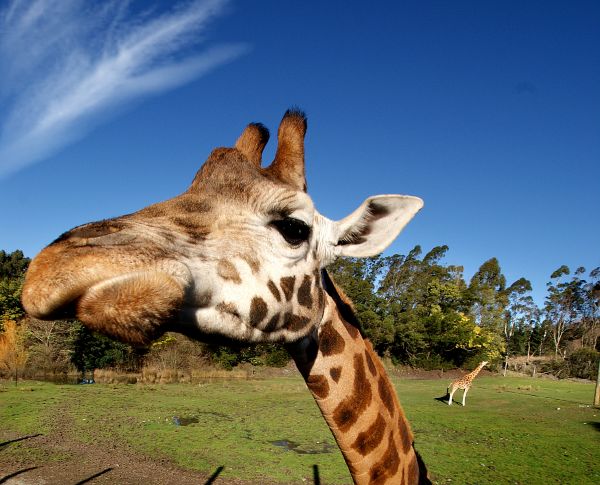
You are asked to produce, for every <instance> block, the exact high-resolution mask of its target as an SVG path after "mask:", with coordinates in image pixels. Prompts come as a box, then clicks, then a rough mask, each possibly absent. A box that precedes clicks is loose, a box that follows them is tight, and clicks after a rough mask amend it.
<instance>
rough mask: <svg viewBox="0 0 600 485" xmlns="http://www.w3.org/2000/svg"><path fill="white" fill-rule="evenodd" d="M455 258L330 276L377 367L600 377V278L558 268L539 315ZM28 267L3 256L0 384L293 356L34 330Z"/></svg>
mask: <svg viewBox="0 0 600 485" xmlns="http://www.w3.org/2000/svg"><path fill="white" fill-rule="evenodd" d="M447 252H448V246H436V247H434V248H432V249H431V250H430V251H428V252H427V253H425V254H423V251H422V248H421V247H420V246H418V245H417V246H415V247H414V248H412V249H411V250H410V251H409V252H408V254H406V255H403V254H394V255H391V256H377V257H374V258H366V259H357V258H343V259H338V260H337V261H336V262H334V263H333V264H332V265H330V266H329V267H328V271H329V273H330V274H331V275H332V276H333V278H334V280H335V281H336V282H337V283H338V284H339V286H341V288H342V289H343V290H344V291H345V293H346V294H347V295H348V296H349V297H350V299H351V300H352V301H353V303H354V306H355V311H356V313H357V316H358V319H359V321H360V322H361V324H362V326H363V332H364V333H365V334H366V336H367V337H369V338H370V339H371V342H372V343H373V346H374V348H375V349H376V351H377V352H378V353H379V354H380V355H382V356H387V357H389V358H391V359H392V361H393V362H395V363H398V364H407V365H411V366H414V367H419V368H425V369H447V368H454V367H467V368H469V367H474V366H475V365H476V364H477V363H478V362H480V361H481V360H489V361H492V362H495V363H497V364H499V365H503V366H505V367H506V366H507V364H508V362H509V359H510V358H512V357H515V356H524V358H525V359H526V360H527V361H528V360H529V359H531V358H534V357H541V356H550V357H552V358H553V360H552V362H553V363H551V364H548V365H549V366H550V367H551V368H552V369H553V370H554V371H556V372H558V373H560V372H563V373H564V374H565V375H567V374H574V375H580V376H581V377H588V378H591V377H593V376H594V373H595V371H596V369H597V365H598V364H597V362H598V356H599V355H600V353H599V352H598V350H600V349H599V345H600V342H599V336H600V325H599V323H600V303H599V300H600V267H598V268H594V269H592V270H591V271H589V272H587V271H586V269H585V268H583V267H579V268H576V269H575V271H571V270H570V268H569V267H567V266H565V265H562V266H559V267H558V268H557V269H556V271H554V272H553V273H552V274H551V275H550V276H549V281H548V283H547V288H546V291H547V292H546V297H545V300H544V304H543V305H542V306H540V307H538V306H537V305H536V304H535V302H534V300H533V298H532V296H531V291H532V287H531V283H530V281H529V280H527V279H526V278H525V277H521V278H519V279H517V280H516V281H514V282H511V283H510V284H509V283H508V282H507V281H506V277H505V276H504V275H503V274H502V270H501V267H500V263H499V261H498V260H497V258H491V259H489V260H487V261H485V262H484V263H483V264H482V265H481V266H480V267H479V269H478V270H477V271H476V272H475V274H474V275H473V276H472V277H471V278H470V280H469V281H467V280H466V279H465V277H464V269H463V267H462V266H455V265H449V264H446V263H444V261H443V260H444V257H445V256H446V253H447ZM28 264H29V259H28V258H26V257H25V256H24V255H23V253H22V252H21V251H19V250H17V251H14V252H12V253H6V252H5V251H0V372H2V369H1V367H3V368H4V373H7V372H8V370H10V369H9V368H10V367H11V364H10V362H13V364H12V366H13V367H15V368H16V367H18V366H19V365H20V366H21V367H23V366H24V365H25V363H27V365H29V366H31V367H35V368H38V369H44V372H46V371H47V372H55V371H58V370H59V369H64V368H66V367H68V366H69V365H71V366H75V367H76V368H77V369H78V370H80V371H82V372H84V371H86V370H91V369H94V368H101V367H121V368H130V369H131V368H136V367H139V366H140V365H143V363H144V362H145V361H148V360H149V359H151V358H157V357H156V354H159V353H160V352H163V353H164V352H165V351H167V350H168V351H169V352H171V353H173V351H174V349H175V350H176V349H177V348H180V349H182V348H185V349H186V350H185V352H186V355H189V354H190V353H191V354H194V358H195V359H204V360H206V361H207V362H210V363H212V364H213V365H219V366H221V367H226V368H231V367H233V366H235V365H238V364H240V363H243V362H249V363H252V364H255V365H285V363H287V361H288V356H287V354H286V353H285V351H284V350H283V349H282V348H281V347H279V346H277V345H271V344H269V345H266V344H265V345H258V346H245V345H244V346H242V345H241V346H240V347H239V348H231V347H222V346H214V345H213V346H211V345H205V344H200V343H191V342H189V341H185V339H184V338H183V337H178V336H171V335H167V336H165V337H162V338H161V339H159V340H158V341H156V342H155V343H154V344H153V345H151V346H150V348H148V349H133V348H131V347H130V346H128V345H125V344H121V343H118V342H114V341H112V340H110V339H108V338H107V337H103V336H100V335H97V334H95V333H92V332H90V331H88V330H87V329H86V328H85V327H84V326H82V325H81V324H79V323H78V322H76V321H75V322H63V321H59V322H39V321H37V320H34V319H31V318H28V317H27V316H26V315H25V313H24V311H23V308H22V306H21V302H20V294H21V288H22V284H23V278H24V274H25V271H26V269H27V266H28ZM19 346H20V347H19ZM17 348H20V349H21V350H20V351H16V350H15V349H17ZM11 349H12V350H11ZM11 352H12V353H11ZM11 359H12V360H11ZM179 360H181V359H179ZM552 366H554V367H552Z"/></svg>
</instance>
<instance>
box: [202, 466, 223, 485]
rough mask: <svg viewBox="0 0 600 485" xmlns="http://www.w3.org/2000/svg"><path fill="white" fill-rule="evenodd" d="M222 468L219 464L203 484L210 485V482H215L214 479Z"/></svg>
mask: <svg viewBox="0 0 600 485" xmlns="http://www.w3.org/2000/svg"><path fill="white" fill-rule="evenodd" d="M223 468H225V467H224V466H223V465H221V466H220V467H219V468H217V469H216V470H215V472H214V473H213V474H212V475H211V476H210V477H208V480H206V482H204V485H211V484H212V483H215V480H216V479H217V477H218V476H219V475H220V474H221V472H222V471H223Z"/></svg>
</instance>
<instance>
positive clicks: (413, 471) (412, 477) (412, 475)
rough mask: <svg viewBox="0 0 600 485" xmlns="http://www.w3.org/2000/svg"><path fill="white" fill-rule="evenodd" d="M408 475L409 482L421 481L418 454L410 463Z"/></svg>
mask: <svg viewBox="0 0 600 485" xmlns="http://www.w3.org/2000/svg"><path fill="white" fill-rule="evenodd" d="M407 475H408V480H407V482H408V483H419V482H420V476H419V463H418V462H417V457H416V455H415V456H414V457H413V459H412V460H410V462H409V463H408V474H407ZM426 483H427V482H426Z"/></svg>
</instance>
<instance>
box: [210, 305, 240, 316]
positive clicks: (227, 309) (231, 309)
mask: <svg viewBox="0 0 600 485" xmlns="http://www.w3.org/2000/svg"><path fill="white" fill-rule="evenodd" d="M215 308H216V309H217V310H218V311H220V312H222V313H230V314H231V315H233V316H235V317H238V318H239V316H240V313H239V312H238V311H237V308H236V307H235V305H234V304H233V303H225V302H221V303H219V304H218V305H217V306H216V307H215Z"/></svg>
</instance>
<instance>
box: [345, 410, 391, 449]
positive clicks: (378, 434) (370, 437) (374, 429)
mask: <svg viewBox="0 0 600 485" xmlns="http://www.w3.org/2000/svg"><path fill="white" fill-rule="evenodd" d="M384 433H385V420H384V419H383V416H382V415H381V414H378V415H377V419H376V420H375V421H374V422H373V423H372V424H371V426H369V427H368V428H367V429H366V430H364V431H361V432H360V433H359V434H358V436H357V437H356V440H355V441H354V443H352V448H354V449H355V450H356V451H357V452H359V453H360V454H361V455H362V456H365V455H367V454H368V453H371V451H373V450H374V449H375V448H377V445H379V443H380V441H381V440H382V439H383V435H384Z"/></svg>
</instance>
